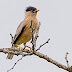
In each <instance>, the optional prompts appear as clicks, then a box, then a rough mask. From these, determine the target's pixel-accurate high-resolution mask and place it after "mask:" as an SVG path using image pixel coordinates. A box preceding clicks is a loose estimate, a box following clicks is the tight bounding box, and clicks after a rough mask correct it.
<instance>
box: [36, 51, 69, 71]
mask: <svg viewBox="0 0 72 72" xmlns="http://www.w3.org/2000/svg"><path fill="white" fill-rule="evenodd" d="M35 55H37V56H38V57H40V58H43V59H45V60H47V61H48V62H50V63H52V64H54V65H56V66H57V67H59V68H62V69H64V70H67V71H69V68H68V67H67V66H65V65H62V64H60V63H59V62H57V61H55V60H53V59H51V58H50V57H48V56H47V55H44V54H42V53H40V52H37V51H35Z"/></svg>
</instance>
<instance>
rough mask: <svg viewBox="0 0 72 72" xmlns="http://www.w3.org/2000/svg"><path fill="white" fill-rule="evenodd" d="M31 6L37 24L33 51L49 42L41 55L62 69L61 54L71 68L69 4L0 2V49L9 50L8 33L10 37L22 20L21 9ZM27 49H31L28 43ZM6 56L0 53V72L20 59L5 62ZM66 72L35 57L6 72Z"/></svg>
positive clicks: (57, 0) (64, 0)
mask: <svg viewBox="0 0 72 72" xmlns="http://www.w3.org/2000/svg"><path fill="white" fill-rule="evenodd" d="M28 6H34V7H36V8H37V9H39V10H40V11H39V12H38V14H37V18H38V20H39V21H40V22H41V27H40V32H39V38H38V41H37V47H39V46H40V45H41V44H43V43H44V42H45V41H47V39H48V38H50V39H51V40H50V42H49V43H48V44H46V45H45V46H43V47H42V48H41V50H40V52H41V53H43V54H46V55H48V56H49V57H50V58H52V59H54V60H56V61H58V62H60V63H62V64H63V65H66V61H65V53H66V52H69V55H68V60H69V64H70V65H72V0H0V48H7V47H8V48H9V47H11V37H10V35H9V34H10V33H12V34H13V35H14V34H15V32H16V28H17V26H18V25H19V23H20V22H21V21H22V20H23V19H24V17H25V9H26V7H28ZM27 45H29V46H31V44H30V42H29V43H27ZM6 56H7V54H4V53H0V70H1V71H0V72H6V71H7V70H8V69H10V68H11V67H12V66H13V65H14V63H15V62H16V61H17V60H18V59H19V58H20V57H21V56H14V57H13V59H12V60H7V59H6ZM44 71H45V72H66V71H65V70H63V69H60V68H58V67H56V66H55V65H53V64H51V63H49V62H47V61H46V60H44V59H41V58H39V57H37V56H34V55H33V56H27V57H24V58H23V59H22V60H21V61H19V63H18V64H17V65H16V66H15V68H14V69H13V70H11V71H10V72H44Z"/></svg>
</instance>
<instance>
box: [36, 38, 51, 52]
mask: <svg viewBox="0 0 72 72" xmlns="http://www.w3.org/2000/svg"><path fill="white" fill-rule="evenodd" d="M49 40H50V38H49V39H48V40H47V41H46V42H45V43H44V44H42V45H40V47H39V48H38V49H37V50H36V51H38V50H40V48H41V47H42V46H44V45H45V44H47V43H48V42H49Z"/></svg>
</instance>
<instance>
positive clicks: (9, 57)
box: [6, 45, 14, 60]
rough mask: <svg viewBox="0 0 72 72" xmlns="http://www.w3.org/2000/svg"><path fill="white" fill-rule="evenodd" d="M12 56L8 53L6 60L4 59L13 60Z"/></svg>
mask: <svg viewBox="0 0 72 72" xmlns="http://www.w3.org/2000/svg"><path fill="white" fill-rule="evenodd" d="M12 47H13V45H12ZM12 47H11V48H12ZM13 55H14V54H11V53H8V55H7V58H6V59H10V60H11V59H12V58H13Z"/></svg>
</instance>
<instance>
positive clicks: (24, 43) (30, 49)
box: [24, 43, 32, 51]
mask: <svg viewBox="0 0 72 72" xmlns="http://www.w3.org/2000/svg"><path fill="white" fill-rule="evenodd" d="M24 46H25V47H24V49H25V48H26V47H28V48H29V49H30V50H31V51H32V48H31V47H29V46H27V45H26V43H24Z"/></svg>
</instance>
